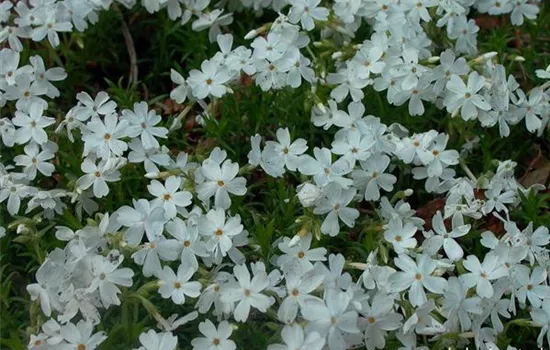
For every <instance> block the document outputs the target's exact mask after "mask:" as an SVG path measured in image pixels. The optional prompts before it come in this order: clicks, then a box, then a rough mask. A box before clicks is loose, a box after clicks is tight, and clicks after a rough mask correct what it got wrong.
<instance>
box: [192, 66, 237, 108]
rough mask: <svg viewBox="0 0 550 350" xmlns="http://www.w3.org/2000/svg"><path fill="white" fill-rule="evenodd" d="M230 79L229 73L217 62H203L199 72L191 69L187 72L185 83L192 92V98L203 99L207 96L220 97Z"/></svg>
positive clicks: (223, 93)
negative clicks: (187, 77)
mask: <svg viewBox="0 0 550 350" xmlns="http://www.w3.org/2000/svg"><path fill="white" fill-rule="evenodd" d="M229 78H230V75H229V73H228V72H227V71H226V70H225V69H224V68H222V67H221V66H220V65H219V64H218V63H217V62H214V61H208V60H206V61H204V62H202V64H201V70H200V71H199V70H197V69H193V70H192V71H190V72H189V79H187V82H188V84H189V86H190V87H191V89H192V91H193V96H195V97H196V98H198V99H203V98H205V97H207V96H208V95H212V96H214V97H222V96H223V95H225V93H226V91H227V87H226V86H225V85H224V84H225V83H226V82H227V81H228V80H229Z"/></svg>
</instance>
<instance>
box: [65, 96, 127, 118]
mask: <svg viewBox="0 0 550 350" xmlns="http://www.w3.org/2000/svg"><path fill="white" fill-rule="evenodd" d="M76 99H77V100H78V101H79V102H80V103H79V105H78V106H77V107H76V109H75V115H76V119H78V120H80V121H83V122H84V121H87V120H88V119H90V117H96V118H97V117H99V116H100V115H102V116H108V115H111V114H116V112H115V110H116V107H117V105H116V102H115V101H109V95H108V94H107V93H106V92H105V91H100V92H98V93H97V95H96V97H95V100H92V97H91V96H90V95H88V94H87V93H86V92H79V93H78V94H77V95H76Z"/></svg>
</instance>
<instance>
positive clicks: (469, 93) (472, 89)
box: [444, 72, 491, 120]
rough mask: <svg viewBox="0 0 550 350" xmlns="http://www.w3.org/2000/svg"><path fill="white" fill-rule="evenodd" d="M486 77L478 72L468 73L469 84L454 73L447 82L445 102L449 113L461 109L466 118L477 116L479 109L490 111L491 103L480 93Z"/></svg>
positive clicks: (463, 116) (461, 113)
mask: <svg viewBox="0 0 550 350" xmlns="http://www.w3.org/2000/svg"><path fill="white" fill-rule="evenodd" d="M484 84H485V78H484V77H483V76H482V75H479V73H478V72H472V73H470V75H468V85H466V84H464V81H462V79H461V78H460V77H459V76H458V75H453V76H452V77H451V79H450V80H449V81H448V82H447V84H446V87H447V96H446V97H445V101H444V104H445V106H446V107H447V111H448V112H449V113H455V112H456V111H458V110H459V109H460V115H461V117H462V119H464V120H470V119H474V118H477V116H478V114H479V110H478V109H481V110H484V111H488V110H490V109H491V105H490V104H489V102H487V100H486V99H485V98H484V97H483V96H482V95H481V94H478V92H479V90H481V89H482V88H483V85H484Z"/></svg>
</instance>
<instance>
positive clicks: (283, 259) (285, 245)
mask: <svg viewBox="0 0 550 350" xmlns="http://www.w3.org/2000/svg"><path fill="white" fill-rule="evenodd" d="M312 239H313V236H312V235H311V233H308V234H307V235H305V236H304V237H301V238H300V240H299V241H298V244H296V245H292V246H291V245H290V242H291V240H290V238H288V237H284V238H283V241H282V242H280V243H279V245H278V247H279V249H280V250H282V251H283V253H285V254H284V255H281V256H279V257H278V258H277V265H279V266H281V267H282V269H283V270H285V271H287V270H288V268H287V266H293V265H294V263H295V262H299V264H300V266H301V270H302V271H303V272H307V271H309V270H311V269H313V264H312V263H311V262H312V261H326V260H327V258H326V257H325V255H326V254H327V250H326V249H325V248H323V247H320V248H314V249H310V247H311V241H312Z"/></svg>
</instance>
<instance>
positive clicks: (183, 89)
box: [170, 69, 191, 103]
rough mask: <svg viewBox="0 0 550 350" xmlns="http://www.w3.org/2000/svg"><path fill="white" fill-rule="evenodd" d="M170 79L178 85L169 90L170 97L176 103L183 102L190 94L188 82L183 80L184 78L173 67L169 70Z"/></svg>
mask: <svg viewBox="0 0 550 350" xmlns="http://www.w3.org/2000/svg"><path fill="white" fill-rule="evenodd" d="M170 79H172V82H174V83H175V84H178V86H177V87H176V88H175V89H174V90H172V91H171V92H170V98H171V99H172V100H174V101H176V103H184V102H185V100H186V99H187V98H188V97H189V96H190V92H191V91H190V90H189V84H187V82H186V81H185V78H184V77H183V76H182V75H181V74H180V73H178V72H177V71H175V70H174V69H171V70H170Z"/></svg>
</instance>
